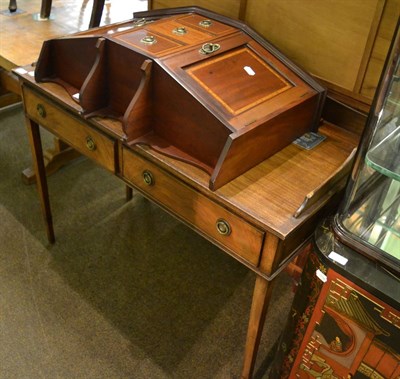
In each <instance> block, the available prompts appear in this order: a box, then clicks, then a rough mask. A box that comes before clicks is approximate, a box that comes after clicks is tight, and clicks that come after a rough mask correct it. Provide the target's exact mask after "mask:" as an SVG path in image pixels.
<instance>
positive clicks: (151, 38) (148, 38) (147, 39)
mask: <svg viewBox="0 0 400 379" xmlns="http://www.w3.org/2000/svg"><path fill="white" fill-rule="evenodd" d="M140 42H141V43H144V44H145V45H154V44H155V43H156V42H157V40H156V37H154V36H146V37H143V38H142V39H141V40H140Z"/></svg>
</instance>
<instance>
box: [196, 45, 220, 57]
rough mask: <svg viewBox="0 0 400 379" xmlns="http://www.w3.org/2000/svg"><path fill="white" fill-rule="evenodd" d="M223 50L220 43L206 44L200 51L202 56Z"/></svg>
mask: <svg viewBox="0 0 400 379" xmlns="http://www.w3.org/2000/svg"><path fill="white" fill-rule="evenodd" d="M220 48H221V45H219V44H218V43H205V44H204V45H203V46H202V47H201V49H200V50H199V52H200V54H204V55H208V54H212V53H214V52H216V51H217V50H219V49H220Z"/></svg>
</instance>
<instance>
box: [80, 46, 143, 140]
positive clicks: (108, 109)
mask: <svg viewBox="0 0 400 379" xmlns="http://www.w3.org/2000/svg"><path fill="white" fill-rule="evenodd" d="M145 61H146V57H145V56H143V55H141V54H139V53H137V52H136V51H134V50H129V49H126V48H125V47H124V46H122V45H120V44H118V43H116V42H114V41H110V40H108V39H104V38H100V39H99V42H98V55H97V59H96V61H95V63H94V65H93V67H92V70H91V71H90V73H89V74H88V77H87V78H86V80H85V82H84V83H83V85H82V88H81V91H80V96H79V97H80V104H81V106H82V108H83V112H84V116H85V117H92V116H101V117H109V118H114V119H116V120H119V121H121V122H122V123H123V128H124V132H125V134H126V135H127V137H128V139H129V136H130V130H131V129H132V130H133V128H134V127H135V125H134V123H133V121H132V117H133V118H135V117H136V118H137V117H139V114H138V112H139V113H140V115H141V114H143V113H144V112H145V109H143V107H142V108H141V109H140V110H139V111H138V109H137V108H138V107H139V105H138V104H139V102H141V101H143V102H141V104H142V105H145V104H146V101H145V100H144V96H147V95H145V93H146V94H147V87H148V82H149V79H150V73H151V70H150V68H151V61H147V64H145ZM135 105H137V107H135ZM145 108H146V109H147V107H145ZM132 112H133V113H132ZM131 113H132V114H131Z"/></svg>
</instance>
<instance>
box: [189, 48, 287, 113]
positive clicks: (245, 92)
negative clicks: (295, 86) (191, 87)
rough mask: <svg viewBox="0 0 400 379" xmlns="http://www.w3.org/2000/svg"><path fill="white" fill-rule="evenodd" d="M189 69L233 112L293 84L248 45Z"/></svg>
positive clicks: (196, 79)
mask: <svg viewBox="0 0 400 379" xmlns="http://www.w3.org/2000/svg"><path fill="white" fill-rule="evenodd" d="M186 71H187V72H188V73H189V75H190V76H191V77H192V78H193V79H194V80H195V81H196V82H198V83H199V84H200V85H201V86H202V87H203V88H205V89H206V90H207V91H208V92H210V93H211V94H213V96H214V97H215V98H216V99H217V100H219V101H220V102H221V103H222V104H223V106H224V107H225V108H227V109H228V110H229V112H231V113H232V114H237V113H240V112H243V111H245V110H246V109H249V108H251V107H254V106H255V105H257V104H260V103H262V102H264V101H266V100H268V99H271V98H272V97H274V96H277V95H279V94H280V93H282V92H284V91H286V90H288V89H290V88H291V87H292V85H291V84H290V83H289V82H288V80H286V79H285V78H284V77H283V76H282V75H281V74H279V73H278V72H277V71H276V70H275V69H274V68H273V67H271V66H270V65H268V64H267V63H266V62H265V61H264V60H262V59H260V57H258V56H257V55H256V54H254V53H253V52H252V51H251V50H250V49H248V48H241V49H239V50H235V51H233V52H230V53H228V54H224V55H222V56H217V57H216V58H212V59H208V60H207V61H205V62H201V63H199V64H195V65H192V66H191V67H188V68H187V69H186ZM233 78H234V80H233Z"/></svg>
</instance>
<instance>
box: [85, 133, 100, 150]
mask: <svg viewBox="0 0 400 379" xmlns="http://www.w3.org/2000/svg"><path fill="white" fill-rule="evenodd" d="M86 147H87V148H88V149H89V150H90V151H95V150H96V148H97V146H96V142H94V139H93V138H92V137H91V136H87V137H86Z"/></svg>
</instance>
